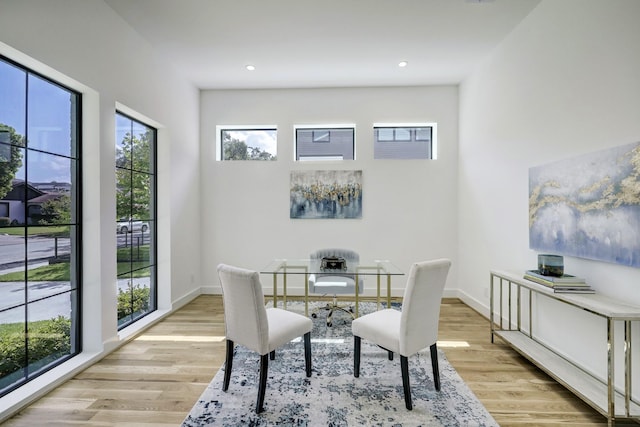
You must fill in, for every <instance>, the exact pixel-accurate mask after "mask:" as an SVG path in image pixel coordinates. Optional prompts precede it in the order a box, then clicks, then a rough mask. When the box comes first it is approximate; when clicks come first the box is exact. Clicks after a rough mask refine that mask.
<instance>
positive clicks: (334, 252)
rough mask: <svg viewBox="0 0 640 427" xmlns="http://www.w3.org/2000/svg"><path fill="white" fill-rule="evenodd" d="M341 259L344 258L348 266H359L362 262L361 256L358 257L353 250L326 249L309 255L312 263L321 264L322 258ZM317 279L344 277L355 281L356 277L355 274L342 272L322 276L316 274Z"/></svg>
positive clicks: (321, 274)
mask: <svg viewBox="0 0 640 427" xmlns="http://www.w3.org/2000/svg"><path fill="white" fill-rule="evenodd" d="M332 256H333V257H341V258H344V259H345V261H347V266H351V265H353V264H357V263H358V262H360V255H358V253H357V252H355V251H352V250H351V249H340V248H326V249H318V250H317V251H315V252H313V253H311V255H309V259H310V260H311V262H318V263H319V262H320V261H321V260H322V258H324V257H332ZM315 276H316V278H320V277H325V276H326V277H332V276H344V277H350V278H352V279H355V275H354V274H346V273H344V274H343V273H340V272H334V271H332V272H330V273H327V274H324V273H320V274H316V275H315Z"/></svg>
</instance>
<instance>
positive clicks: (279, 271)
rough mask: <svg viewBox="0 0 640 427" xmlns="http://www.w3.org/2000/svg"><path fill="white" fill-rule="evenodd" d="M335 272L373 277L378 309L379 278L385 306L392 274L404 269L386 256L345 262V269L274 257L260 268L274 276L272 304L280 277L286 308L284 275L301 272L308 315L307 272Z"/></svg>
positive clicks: (274, 300)
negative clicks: (384, 282) (384, 281)
mask: <svg viewBox="0 0 640 427" xmlns="http://www.w3.org/2000/svg"><path fill="white" fill-rule="evenodd" d="M332 272H336V273H339V274H341V275H353V277H354V279H355V282H356V283H358V281H359V280H360V278H362V277H375V278H376V284H377V291H376V303H377V309H378V310H379V309H380V302H381V299H382V296H381V290H380V288H381V281H382V279H383V278H386V282H387V283H386V284H387V286H386V287H387V289H386V300H387V307H389V306H390V304H391V278H392V277H394V276H403V275H404V272H402V270H400V269H399V268H398V267H397V266H395V265H394V264H393V263H392V262H390V261H389V260H372V261H367V260H365V261H364V262H363V261H360V262H359V263H357V264H354V263H347V266H346V269H340V270H331V269H323V268H322V266H321V263H320V262H319V260H311V259H274V260H272V261H271V262H270V263H269V264H267V265H266V266H265V267H264V268H262V269H261V270H260V273H261V274H270V275H272V276H273V306H274V307H277V306H278V279H279V278H280V277H282V293H281V299H282V308H284V309H285V310H286V308H287V276H289V275H304V314H305V316H308V315H309V285H308V284H309V275H311V274H328V273H332ZM354 297H355V316H356V317H358V303H359V299H360V295H359V290H358V286H355V291H354Z"/></svg>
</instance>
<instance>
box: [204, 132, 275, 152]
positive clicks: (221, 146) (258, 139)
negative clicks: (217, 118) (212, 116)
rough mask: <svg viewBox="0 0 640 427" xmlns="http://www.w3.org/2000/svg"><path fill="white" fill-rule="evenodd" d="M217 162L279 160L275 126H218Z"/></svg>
mask: <svg viewBox="0 0 640 427" xmlns="http://www.w3.org/2000/svg"><path fill="white" fill-rule="evenodd" d="M216 134H217V139H218V140H217V143H216V160H277V156H278V131H277V129H276V127H275V126H216Z"/></svg>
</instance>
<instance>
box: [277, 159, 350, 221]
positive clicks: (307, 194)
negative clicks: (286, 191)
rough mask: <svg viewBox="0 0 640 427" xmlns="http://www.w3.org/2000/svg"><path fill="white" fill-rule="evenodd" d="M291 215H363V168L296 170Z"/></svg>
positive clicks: (296, 216) (293, 172) (290, 200)
mask: <svg viewBox="0 0 640 427" xmlns="http://www.w3.org/2000/svg"><path fill="white" fill-rule="evenodd" d="M289 216H290V218H306V219H320V218H361V217H362V171H359V170H357V171H354V170H343V171H337V170H322V171H292V172H291V185H290V196H289Z"/></svg>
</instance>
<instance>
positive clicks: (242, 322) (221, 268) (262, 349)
mask: <svg viewBox="0 0 640 427" xmlns="http://www.w3.org/2000/svg"><path fill="white" fill-rule="evenodd" d="M218 276H219V278H220V283H221V285H222V301H223V305H224V324H225V330H226V342H227V355H226V361H225V369H224V381H223V384H222V390H223V391H227V389H228V388H229V381H230V379H231V369H232V366H233V349H234V344H240V345H243V346H245V347H247V348H248V349H249V350H253V351H255V352H256V353H258V354H259V355H260V375H259V377H260V379H259V384H258V400H257V403H256V413H260V412H262V411H263V410H264V408H263V404H264V395H265V390H266V387H267V372H268V369H269V357H270V358H271V360H274V358H275V350H276V349H277V348H279V347H281V346H282V345H284V344H286V343H288V342H289V341H291V340H293V339H294V338H297V337H300V336H304V361H305V368H306V374H307V377H310V376H311V328H312V322H311V319H309V318H308V317H305V316H302V315H300V314H296V313H293V312H290V311H286V310H283V309H280V308H266V307H265V302H264V295H263V293H262V285H261V284H260V278H259V276H258V273H257V272H255V271H251V270H246V269H243V268H238V267H234V266H230V265H225V264H220V265H218Z"/></svg>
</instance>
